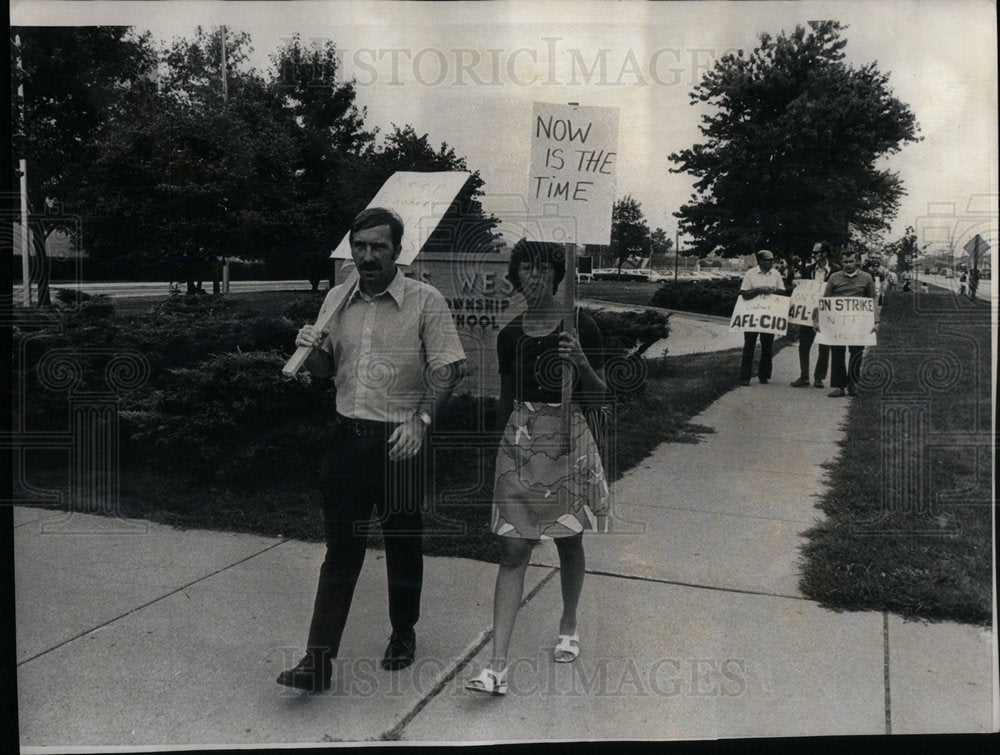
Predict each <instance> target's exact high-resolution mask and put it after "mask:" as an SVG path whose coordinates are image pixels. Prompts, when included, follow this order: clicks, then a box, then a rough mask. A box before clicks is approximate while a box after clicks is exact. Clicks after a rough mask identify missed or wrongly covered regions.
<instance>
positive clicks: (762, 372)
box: [740, 332, 774, 382]
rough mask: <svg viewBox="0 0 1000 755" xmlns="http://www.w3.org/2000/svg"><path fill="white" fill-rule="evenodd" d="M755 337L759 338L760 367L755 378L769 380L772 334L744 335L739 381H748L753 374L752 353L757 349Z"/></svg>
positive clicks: (772, 343)
mask: <svg viewBox="0 0 1000 755" xmlns="http://www.w3.org/2000/svg"><path fill="white" fill-rule="evenodd" d="M757 336H760V365H759V366H758V367H757V377H759V378H760V379H761V380H770V379H771V354H772V352H773V351H774V333H756V332H754V333H744V334H743V361H742V363H741V364H740V380H743V381H744V382H745V381H747V380H749V379H750V374H751V373H752V372H753V352H754V349H755V348H756V347H757Z"/></svg>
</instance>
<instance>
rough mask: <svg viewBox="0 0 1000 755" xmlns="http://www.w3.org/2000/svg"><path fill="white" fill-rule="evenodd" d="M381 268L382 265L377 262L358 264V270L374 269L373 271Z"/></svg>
mask: <svg viewBox="0 0 1000 755" xmlns="http://www.w3.org/2000/svg"><path fill="white" fill-rule="evenodd" d="M381 269H382V266H381V265H380V264H378V263H377V262H364V263H362V264H360V265H358V270H375V271H378V270H381Z"/></svg>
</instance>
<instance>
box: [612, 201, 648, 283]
mask: <svg viewBox="0 0 1000 755" xmlns="http://www.w3.org/2000/svg"><path fill="white" fill-rule="evenodd" d="M649 249H650V234H649V226H648V225H647V224H646V218H645V216H644V215H643V214H642V205H641V204H640V203H639V202H638V201H637V200H635V199H633V198H632V195H631V194H626V195H625V196H624V197H622V198H621V199H617V200H615V203H614V206H613V207H612V210H611V251H612V252H613V253H614V254H615V257H616V258H617V259H618V274H619V275H621V272H622V264H623V263H624V262H625V260H626V259H628V258H629V257H630V256H632V255H634V254H648V253H649Z"/></svg>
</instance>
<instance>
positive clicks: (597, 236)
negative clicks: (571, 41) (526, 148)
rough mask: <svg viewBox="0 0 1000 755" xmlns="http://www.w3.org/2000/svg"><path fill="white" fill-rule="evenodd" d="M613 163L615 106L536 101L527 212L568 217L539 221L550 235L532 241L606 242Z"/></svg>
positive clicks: (615, 161) (612, 196)
mask: <svg viewBox="0 0 1000 755" xmlns="http://www.w3.org/2000/svg"><path fill="white" fill-rule="evenodd" d="M617 168H618V108H616V107H580V106H578V105H555V104H551V103H547V102H536V103H535V104H534V108H533V111H532V121H531V166H530V172H529V174H528V211H529V212H530V213H532V214H534V215H536V216H549V217H551V216H556V217H564V218H566V219H567V222H566V223H544V224H541V230H542V231H543V232H545V233H546V235H547V236H551V238H539V239H532V240H533V241H555V242H557V243H561V244H568V243H577V244H610V243H611V210H612V207H613V205H614V201H615V175H616V171H617ZM557 235H558V236H559V238H556V236H557Z"/></svg>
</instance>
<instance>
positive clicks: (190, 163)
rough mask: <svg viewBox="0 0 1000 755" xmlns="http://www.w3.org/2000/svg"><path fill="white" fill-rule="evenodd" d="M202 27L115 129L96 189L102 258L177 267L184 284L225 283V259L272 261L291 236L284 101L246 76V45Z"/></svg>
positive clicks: (244, 39) (94, 250) (167, 57)
mask: <svg viewBox="0 0 1000 755" xmlns="http://www.w3.org/2000/svg"><path fill="white" fill-rule="evenodd" d="M221 42H222V29H216V30H213V31H206V30H203V29H202V28H200V27H199V28H198V29H197V31H196V34H195V37H194V38H193V39H191V40H188V39H184V38H178V39H176V40H175V41H174V42H173V44H172V45H171V47H170V48H169V49H167V50H166V51H165V53H164V55H163V56H162V61H161V66H160V75H159V76H158V79H157V82H156V85H155V87H153V89H152V90H151V91H149V92H147V93H146V95H147V96H144V97H137V98H135V99H133V100H132V101H131V102H130V111H129V114H130V116H131V117H130V119H129V121H128V122H120V123H118V124H116V127H115V128H112V129H108V131H107V133H106V138H105V141H104V142H103V145H102V147H103V148H102V150H101V153H100V155H99V157H98V159H97V160H96V162H95V165H94V166H93V180H91V181H90V182H89V189H90V192H89V196H88V207H89V208H90V209H89V215H88V217H89V221H90V223H89V226H90V232H89V238H90V239H91V243H90V244H88V248H89V250H90V253H91V255H92V256H96V257H100V256H113V257H121V256H124V255H126V254H127V255H129V256H132V257H140V258H145V259H154V260H159V261H163V260H169V261H170V263H172V264H173V266H174V270H175V272H174V273H173V275H174V277H176V278H177V279H180V280H185V281H186V282H187V285H188V292H189V293H193V292H194V290H195V281H198V280H201V279H202V278H205V277H214V276H215V275H217V273H215V271H216V270H217V266H218V264H219V263H221V260H222V259H223V258H224V257H228V256H241V257H251V258H252V257H261V256H266V255H268V254H270V253H272V252H274V251H275V250H276V249H279V248H280V244H281V242H282V239H283V237H284V229H285V228H286V226H287V208H288V205H289V201H290V197H289V194H288V189H289V186H290V185H291V183H292V180H293V170H294V168H293V157H294V153H295V145H294V144H293V141H292V133H291V130H290V128H289V118H288V116H286V115H285V114H284V112H283V111H282V108H281V104H282V103H281V101H280V99H279V98H278V96H277V95H276V93H274V92H273V91H271V90H270V89H269V88H268V87H267V86H266V85H265V82H264V81H263V79H261V78H260V77H259V76H258V75H257V74H256V73H255V72H253V71H245V70H243V69H242V68H241V66H242V64H243V63H244V62H245V61H246V59H247V55H248V49H249V46H250V40H249V37H248V36H247V35H246V34H233V33H232V32H228V31H227V32H226V56H227V65H226V71H227V76H226V88H225V92H226V96H224V90H223V86H222V44H221Z"/></svg>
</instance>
